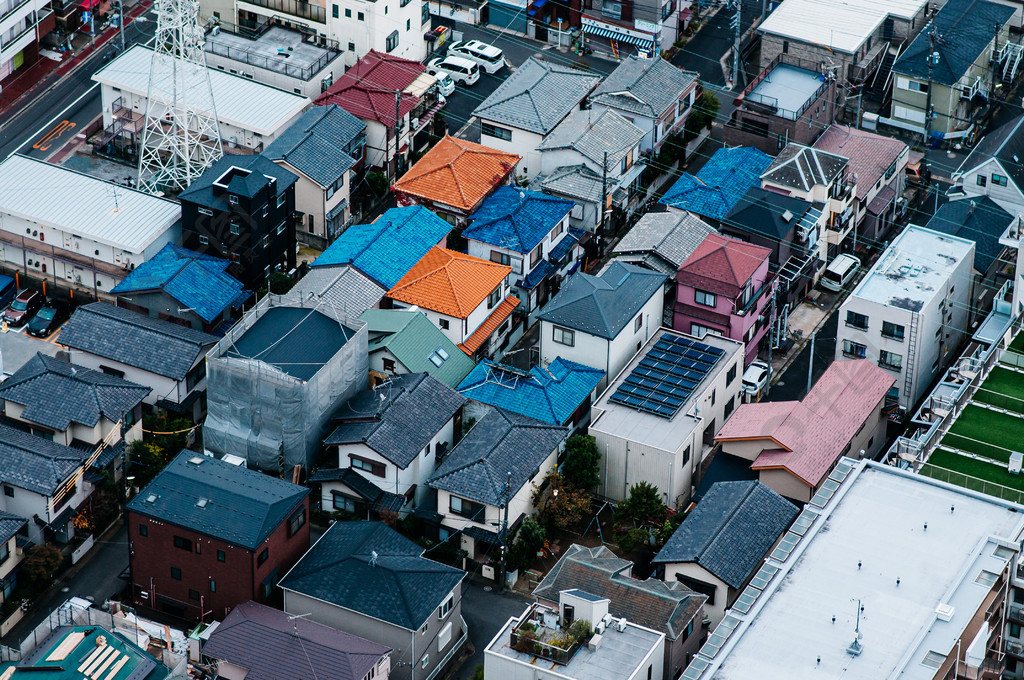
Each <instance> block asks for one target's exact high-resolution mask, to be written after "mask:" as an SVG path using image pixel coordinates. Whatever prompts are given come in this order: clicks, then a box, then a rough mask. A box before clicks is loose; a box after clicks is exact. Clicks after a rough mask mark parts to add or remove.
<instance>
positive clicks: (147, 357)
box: [60, 302, 217, 380]
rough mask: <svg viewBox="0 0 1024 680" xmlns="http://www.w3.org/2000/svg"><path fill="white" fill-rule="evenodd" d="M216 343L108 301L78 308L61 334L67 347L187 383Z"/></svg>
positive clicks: (211, 337)
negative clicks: (187, 374)
mask: <svg viewBox="0 0 1024 680" xmlns="http://www.w3.org/2000/svg"><path fill="white" fill-rule="evenodd" d="M216 342H217V338H215V337H214V336H212V335H209V334H207V333H202V332H200V331H197V330H193V329H191V328H186V327H184V326H179V325H178V324H176V323H170V322H168V321H160V320H158V319H151V318H150V317H148V316H146V315H145V314H139V313H138V312H133V311H131V310H129V309H123V308H121V307H114V306H113V305H109V304H107V303H106V302H93V303H90V304H88V305H84V306H82V307H79V308H78V309H76V310H75V313H74V314H72V315H71V318H70V319H69V320H68V322H67V323H66V324H65V325H64V328H63V329H61V332H60V344H62V345H64V346H65V347H70V348H71V349H73V350H79V351H82V352H88V353H89V354H94V355H96V356H98V357H103V358H105V359H112V360H114V361H117V362H120V363H122V364H125V365H127V366H133V367H135V368H141V369H142V370H144V371H149V372H150V373H155V374H157V375H162V376H165V377H167V378H173V379H175V380H183V379H184V378H185V374H186V373H188V370H189V369H190V368H192V365H193V364H194V363H195V362H196V359H198V358H199V357H200V356H201V355H203V354H205V353H206V351H207V350H209V349H210V347H212V346H213V345H214V344H215V343H216Z"/></svg>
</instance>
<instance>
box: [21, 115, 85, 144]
mask: <svg viewBox="0 0 1024 680" xmlns="http://www.w3.org/2000/svg"><path fill="white" fill-rule="evenodd" d="M76 127H78V125H77V124H75V123H72V122H71V121H70V120H62V121H61V122H60V123H58V124H57V126H56V127H54V128H53V129H51V130H50V131H49V132H47V133H46V134H45V135H43V137H42V138H41V139H40V140H39V141H38V142H36V143H35V144H33V145H32V148H33V149H39V150H40V151H46V150H47V149H49V148H50V145H51V144H53V142H54V140H56V139H57V138H59V137H60V136H61V135H62V134H64V133H65V132H66V131H67V130H74V129H75V128H76Z"/></svg>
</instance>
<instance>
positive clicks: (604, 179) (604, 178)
mask: <svg viewBox="0 0 1024 680" xmlns="http://www.w3.org/2000/svg"><path fill="white" fill-rule="evenodd" d="M600 210H601V249H600V253H599V254H600V255H602V256H603V255H604V241H605V239H607V238H608V235H607V233H605V214H606V213H607V212H608V152H607V151H605V152H604V162H603V163H602V164H601V207H600Z"/></svg>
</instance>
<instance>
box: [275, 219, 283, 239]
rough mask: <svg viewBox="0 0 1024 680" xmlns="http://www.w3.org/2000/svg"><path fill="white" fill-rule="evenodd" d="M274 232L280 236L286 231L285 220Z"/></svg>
mask: <svg viewBox="0 0 1024 680" xmlns="http://www.w3.org/2000/svg"><path fill="white" fill-rule="evenodd" d="M274 233H276V234H277V235H278V236H280V235H281V234H283V233H284V222H282V223H281V224H279V225H277V231H276V232H274Z"/></svg>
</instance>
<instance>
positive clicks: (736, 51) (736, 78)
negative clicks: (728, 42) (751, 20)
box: [732, 0, 743, 87]
mask: <svg viewBox="0 0 1024 680" xmlns="http://www.w3.org/2000/svg"><path fill="white" fill-rule="evenodd" d="M733 2H734V6H735V9H736V13H735V14H733V15H732V29H733V31H734V32H735V33H734V36H733V43H732V79H733V82H734V83H735V84H734V87H739V86H740V38H741V37H742V35H741V33H740V14H741V13H742V11H743V3H742V2H741V1H740V0H733Z"/></svg>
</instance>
